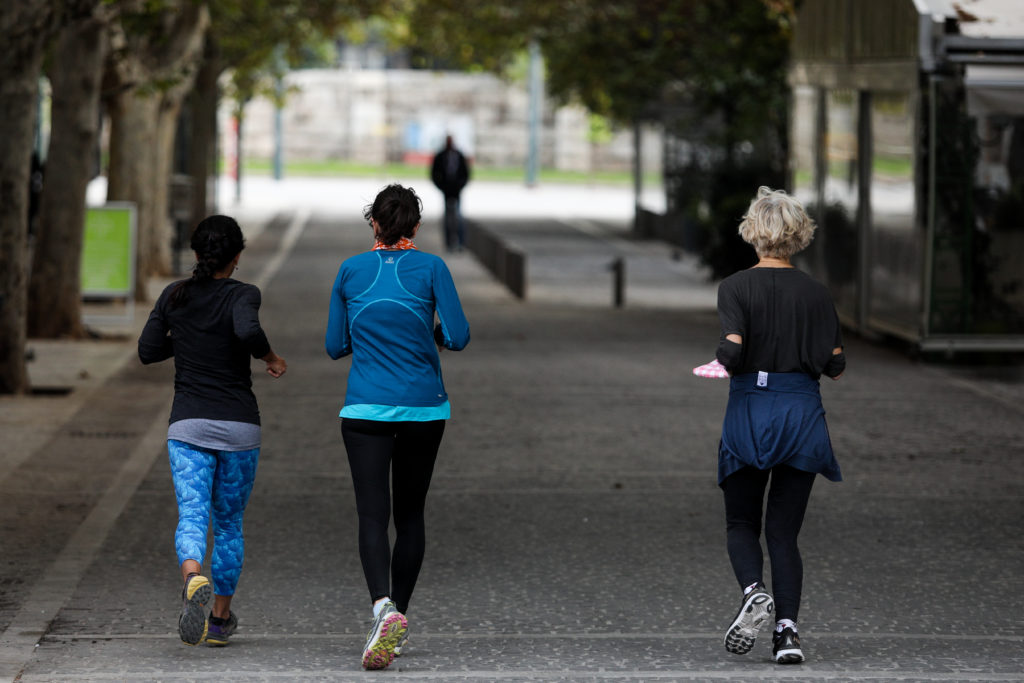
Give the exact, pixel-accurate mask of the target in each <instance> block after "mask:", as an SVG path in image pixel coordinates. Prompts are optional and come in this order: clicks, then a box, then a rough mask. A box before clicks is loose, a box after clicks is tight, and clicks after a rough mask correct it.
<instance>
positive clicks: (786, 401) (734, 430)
mask: <svg viewBox="0 0 1024 683" xmlns="http://www.w3.org/2000/svg"><path fill="white" fill-rule="evenodd" d="M776 465H788V466H790V467H794V468H796V469H798V470H803V471H805V472H814V473H816V474H821V475H823V476H825V477H826V478H827V479H830V480H832V481H840V480H842V475H841V474H840V472H839V463H837V462H836V458H835V455H833V453H832V441H831V440H830V439H829V436H828V425H826V424H825V409H824V408H823V407H822V405H821V391H820V389H819V387H818V380H816V379H813V378H811V377H810V376H809V375H806V374H804V373H802V372H777V373H776V372H753V373H749V374H744V375H737V376H735V377H733V378H732V379H731V380H730V383H729V405H728V407H727V408H726V409H725V421H724V422H723V423H722V440H721V442H720V443H719V446H718V483H719V485H721V483H722V482H723V481H724V480H725V478H726V477H728V476H729V475H730V474H732V473H733V472H735V471H736V470H739V469H742V468H743V467H747V466H751V467H756V468H758V469H760V470H768V469H771V468H772V467H775V466H776Z"/></svg>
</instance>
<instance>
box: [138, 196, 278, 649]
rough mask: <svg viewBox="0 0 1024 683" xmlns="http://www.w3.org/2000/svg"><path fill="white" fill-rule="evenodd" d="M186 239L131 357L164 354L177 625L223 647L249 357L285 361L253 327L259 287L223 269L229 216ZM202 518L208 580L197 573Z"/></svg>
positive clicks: (227, 265)
mask: <svg viewBox="0 0 1024 683" xmlns="http://www.w3.org/2000/svg"><path fill="white" fill-rule="evenodd" d="M191 246H192V250H193V251H194V252H195V254H196V265H195V268H194V270H193V271H192V277H191V278H189V279H187V280H180V281H178V282H175V283H173V284H171V285H169V286H168V287H167V289H165V290H164V292H163V294H161V295H160V298H159V299H157V302H156V305H155V306H154V307H153V312H152V313H150V316H149V320H148V321H146V326H145V328H144V329H143V330H142V335H141V336H140V337H139V358H140V359H141V360H142V362H143V363H147V364H148V363H156V362H159V361H162V360H166V359H167V358H174V404H173V407H172V408H171V419H170V426H168V428H167V450H168V452H169V454H170V461H171V474H172V476H173V478H174V493H175V496H176V497H177V500H178V528H177V531H176V533H175V535H174V545H175V549H176V550H177V555H178V563H179V564H180V565H181V575H182V579H183V580H184V582H185V585H184V588H183V589H182V610H181V616H180V617H179V618H178V633H179V635H180V636H181V639H182V640H183V641H184V642H186V643H188V644H190V645H195V644H197V643H200V642H202V641H203V640H205V641H206V642H207V643H209V644H210V645H227V644H228V638H229V637H230V636H231V634H232V633H233V632H234V630H235V628H236V626H237V625H238V619H237V618H236V616H235V614H234V613H233V612H232V611H231V599H232V596H234V594H235V586H236V584H237V583H238V577H239V575H240V574H241V572H242V560H243V558H244V556H245V542H244V540H243V537H242V516H243V515H244V514H245V508H246V505H247V504H248V501H249V494H250V493H251V492H252V485H253V480H254V478H255V476H256V463H257V460H258V459H259V454H260V413H259V408H258V407H257V405H256V397H255V396H254V395H253V393H252V373H251V372H250V370H249V363H250V359H251V358H258V359H260V360H262V361H264V362H265V363H266V364H267V372H268V373H269V374H270V375H271V376H272V377H280V376H281V375H283V374H284V373H285V371H286V370H287V367H288V365H287V363H285V361H284V359H283V358H281V357H280V356H278V355H277V354H276V353H274V352H273V351H272V350H271V349H270V343H269V342H268V341H267V335H266V334H264V332H263V328H262V327H260V321H259V308H260V290H259V289H257V288H256V287H255V286H254V285H250V284H246V283H244V282H239V281H238V280H235V279H233V278H232V277H231V274H232V273H233V272H234V271H235V268H236V267H237V266H238V258H239V256H240V255H241V253H242V249H243V248H244V247H245V239H244V238H243V237H242V229H241V228H240V227H238V223H236V222H235V220H234V219H233V218H230V217H228V216H210V217H209V218H206V219H204V220H203V221H201V222H200V223H199V225H197V226H196V229H195V231H194V232H193V233H192V239H191ZM211 521H212V524H213V552H212V554H211V558H210V569H211V575H212V577H213V585H212V586H211V585H210V581H209V579H207V578H206V577H205V576H202V574H201V573H200V572H201V571H202V568H201V565H202V562H203V559H204V557H205V556H206V535H207V529H208V528H209V526H210V524H211ZM211 597H213V599H214V600H213V608H212V611H211V613H210V615H209V618H207V614H206V604H207V602H208V601H209V600H210V598H211Z"/></svg>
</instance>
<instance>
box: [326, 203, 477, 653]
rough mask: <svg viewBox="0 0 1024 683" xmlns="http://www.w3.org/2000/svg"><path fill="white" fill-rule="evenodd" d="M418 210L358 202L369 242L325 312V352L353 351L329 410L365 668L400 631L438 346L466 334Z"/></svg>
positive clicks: (435, 390)
mask: <svg viewBox="0 0 1024 683" xmlns="http://www.w3.org/2000/svg"><path fill="white" fill-rule="evenodd" d="M421 210H422V204H421V202H420V199H419V197H418V196H417V195H416V193H415V192H414V191H413V190H412V189H411V188H406V187H402V186H401V185H389V186H387V187H385V188H384V189H383V190H381V191H380V193H379V194H378V195H377V197H376V199H375V200H374V202H373V204H371V205H370V206H368V207H367V208H366V210H365V212H364V217H365V218H366V220H367V221H369V223H370V225H371V227H372V228H373V234H374V238H375V243H374V245H373V248H372V249H371V250H370V251H367V252H364V253H362V254H358V255H356V256H353V257H352V258H349V259H348V260H346V261H345V262H344V263H342V264H341V268H340V269H339V270H338V277H337V279H335V281H334V287H333V288H332V290H331V305H330V313H329V317H328V321H327V335H326V339H325V345H326V348H327V354H328V355H329V356H330V357H331V358H333V359H335V360H336V359H338V358H342V357H343V356H347V355H349V354H351V355H352V365H351V367H350V368H349V374H348V385H347V390H346V393H345V405H344V407H343V408H342V409H341V413H340V417H341V435H342V439H343V440H344V443H345V450H346V451H347V453H348V461H349V466H350V467H351V469H352V482H353V485H354V487H355V495H356V508H357V511H358V514H359V557H360V560H361V561H362V565H363V573H364V574H365V577H366V584H367V588H368V589H369V592H370V600H371V602H372V603H373V622H372V625H371V627H370V631H369V633H368V634H367V640H366V645H365V647H364V648H363V656H362V663H363V667H364V668H366V669H383V668H385V667H387V666H388V665H389V664H391V662H392V661H393V659H394V656H395V655H397V654H401V651H402V648H403V646H404V645H405V642H406V640H407V639H408V620H407V619H406V617H405V612H406V611H407V610H408V608H409V599H410V598H411V597H412V592H413V588H414V587H415V585H416V578H417V576H418V575H419V571H420V566H421V565H422V563H423V553H424V548H425V545H426V540H425V539H426V534H425V530H424V521H423V510H424V506H425V503H426V496H427V489H428V488H429V486H430V477H431V474H432V473H433V469H434V461H435V459H436V458H437V451H438V448H439V447H440V445H441V437H442V435H443V434H444V426H445V420H447V419H448V418H449V417H450V416H451V406H450V405H449V403H448V394H447V392H446V391H445V388H444V382H443V380H442V378H441V363H440V358H439V356H438V348H439V347H444V348H447V349H451V350H453V351H459V350H461V349H463V348H465V346H466V344H468V343H469V323H467V322H466V317H465V315H464V314H463V312H462V306H461V304H460V303H459V295H458V293H457V292H456V291H455V284H454V282H453V281H452V276H451V273H449V272H448V267H447V266H446V265H445V263H444V261H443V260H442V259H440V258H439V257H437V256H434V255H432V254H426V253H424V252H421V251H418V250H417V249H416V246H415V244H413V241H412V239H413V237H415V235H416V231H417V230H418V229H419V226H420V214H421ZM435 318H436V321H437V322H436V324H435ZM392 508H393V512H394V519H395V546H394V550H392V549H391V548H390V544H389V540H388V528H389V522H390V515H391V513H392Z"/></svg>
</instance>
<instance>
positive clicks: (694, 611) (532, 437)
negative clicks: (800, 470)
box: [0, 193, 1024, 681]
mask: <svg viewBox="0 0 1024 683" xmlns="http://www.w3.org/2000/svg"><path fill="white" fill-rule="evenodd" d="M356 194H358V193H356ZM425 194H427V193H425ZM606 194H607V193H606ZM425 199H427V197H425ZM261 200H266V198H265V197H261ZM360 201H361V200H360ZM496 201H497V200H496ZM602 201H608V197H607V196H605V197H604V198H603V200H602ZM352 203H355V200H353V201H352ZM540 203H541V204H543V202H540ZM467 204H468V202H467ZM552 206H554V203H553V204H552ZM225 208H226V210H228V211H229V212H230V207H225ZM236 208H237V209H238V210H237V211H236V212H235V213H238V214H239V215H240V216H241V217H242V220H243V227H245V228H246V229H247V230H249V231H250V232H249V234H250V244H249V248H247V250H246V251H245V253H244V255H243V260H242V263H241V270H240V271H239V276H240V277H243V278H245V279H250V280H252V281H260V280H261V279H262V280H266V282H265V286H264V308H263V312H262V320H263V323H264V326H265V327H266V329H267V330H268V333H269V335H270V338H271V341H272V343H273V345H274V347H275V349H276V350H277V351H278V352H279V353H281V355H283V356H285V357H286V358H287V359H288V361H289V365H290V367H289V372H288V374H287V375H286V376H285V377H284V378H282V379H281V380H276V381H275V380H271V379H270V378H269V377H267V376H265V375H257V376H256V380H255V386H256V392H257V395H258V397H259V400H260V406H261V411H262V414H263V420H264V445H263V454H262V456H261V463H260V470H259V474H258V476H257V484H256V489H255V491H254V493H253V497H252V501H251V503H250V508H249V512H248V515H247V517H246V538H247V548H246V549H247V559H246V568H245V572H244V573H243V576H242V580H241V583H240V585H239V593H238V596H237V598H236V602H235V604H234V608H235V609H236V611H237V612H238V614H239V615H240V619H241V624H240V629H239V632H238V634H237V636H236V638H235V639H233V642H232V644H231V646H230V647H228V648H225V649H213V648H206V647H198V648H190V647H187V646H185V645H183V644H181V643H180V641H178V638H177V635H176V632H175V624H176V614H177V608H178V604H177V600H176V595H177V593H178V591H179V590H180V589H179V584H178V576H177V571H176V568H175V566H174V564H175V561H174V553H173V540H172V537H173V531H174V524H175V518H176V509H175V504H174V496H173V492H172V490H171V487H170V474H169V471H168V467H167V463H166V455H165V452H164V448H163V444H162V438H163V434H164V430H165V426H166V414H167V406H168V404H169V398H170V391H171V375H172V368H171V367H170V365H168V364H165V365H163V366H158V367H146V368H143V367H140V366H139V365H138V363H137V361H134V359H132V358H131V357H130V356H131V353H132V351H133V346H134V345H133V342H134V340H133V339H131V338H130V335H129V336H128V337H126V339H125V340H122V341H117V340H113V341H108V342H96V343H91V342H90V343H89V344H87V345H86V346H84V347H78V346H77V345H76V346H74V348H63V347H60V346H59V345H58V346H52V345H42V344H36V346H37V348H38V350H39V354H40V360H39V361H37V362H40V363H46V364H47V369H46V370H43V369H40V368H39V367H38V366H37V367H36V369H35V370H34V372H36V373H37V374H38V376H39V377H43V376H46V373H47V372H49V373H50V376H52V378H53V382H54V383H59V382H64V383H71V384H74V385H75V387H76V388H75V391H73V392H72V393H71V394H70V395H68V396H48V397H34V398H24V399H9V398H6V399H0V426H2V428H3V430H4V435H5V437H6V436H7V435H8V434H13V435H15V438H13V439H7V438H5V439H4V441H5V442H6V443H5V445H4V446H3V447H2V448H0V455H2V457H0V495H2V496H3V499H4V505H3V507H2V509H0V534H2V537H0V548H3V551H4V552H3V555H2V556H0V634H2V635H0V677H5V678H14V677H18V679H19V680H21V681H81V680H131V681H135V680H204V679H210V678H214V677H216V678H219V679H222V680H281V681H285V680H331V681H334V680H364V679H368V678H370V677H372V676H384V677H392V678H408V679H414V680H486V681H492V680H493V681H505V680H507V681H515V680H536V681H585V680H595V681H597V680H600V681H603V680H631V681H640V680H680V681H684V680H722V679H728V680H768V679H770V680H815V681H817V680H839V681H884V680H911V681H961V680H964V681H1011V680H1022V679H1024V673H1022V672H1024V622H1022V618H1021V614H1022V607H1024V605H1022V601H1021V598H1020V593H1019V591H1017V590H1016V584H1017V583H1018V581H1019V578H1018V577H1019V575H1020V573H1021V570H1022V568H1024V544H1022V543H1021V540H1020V539H1021V537H1022V535H1021V532H1022V526H1024V523H1022V521H1021V520H1022V519H1024V514H1022V513H1024V495H1022V494H1024V457H1022V456H1024V440H1022V438H1021V436H1022V429H1021V418H1022V416H1024V408H1022V404H1021V402H1020V398H1021V396H1022V391H1021V388H1022V386H1024V379H1022V377H1021V374H1020V369H1019V368H1016V367H1011V368H1006V369H1003V371H1002V372H999V373H998V374H996V375H995V376H992V375H993V374H994V373H993V372H992V370H991V368H971V367H957V368H936V367H934V366H925V365H921V364H919V363H916V362H913V361H911V360H909V359H907V358H906V357H905V356H903V355H901V354H899V353H897V352H894V351H892V350H889V349H886V348H884V347H880V346H877V345H872V344H868V343H865V342H862V341H860V340H856V339H851V340H849V341H850V343H849V348H848V356H849V359H850V360H849V362H850V365H849V370H848V372H847V374H846V375H845V376H844V378H843V379H842V380H841V381H839V382H826V383H825V384H823V395H824V400H825V407H826V409H827V410H828V411H829V420H830V429H831V433H832V438H833V442H834V445H835V449H836V452H837V457H838V458H839V461H840V463H841V465H842V467H843V471H844V475H845V478H846V480H845V481H844V482H843V483H840V484H831V483H829V482H826V481H825V480H823V479H819V481H818V483H817V484H816V488H815V491H814V494H813V497H812V501H811V508H810V512H809V514H808V518H807V521H806V523H805V527H804V532H803V535H802V537H801V538H802V548H803V551H804V561H805V572H806V577H805V599H804V604H803V610H802V615H801V633H802V635H803V637H804V640H805V650H806V654H807V655H808V661H807V663H805V664H804V665H801V666H797V667H788V668H779V667H777V666H776V665H774V664H772V663H771V661H770V659H769V654H770V639H769V638H767V637H764V638H763V642H761V641H759V642H758V644H757V645H756V646H755V648H754V650H753V651H752V652H751V653H750V654H748V655H747V656H745V657H735V656H732V655H729V654H728V653H726V652H725V650H724V648H723V647H722V645H721V637H722V630H723V628H724V627H725V626H726V625H727V624H728V622H729V620H730V619H731V617H732V616H733V612H734V610H735V608H736V601H737V599H738V595H737V588H736V586H735V585H734V580H733V578H732V574H731V570H730V568H729V564H728V559H727V557H726V553H725V544H724V520H723V513H722V504H721V496H720V493H719V492H718V489H717V488H716V486H715V479H714V478H715V447H716V443H717V439H718V429H719V427H720V423H721V418H722V414H723V411H724V407H725V400H726V389H727V384H726V383H725V382H724V381H719V380H705V379H698V378H696V377H694V376H692V374H690V368H692V367H693V366H695V365H698V364H700V363H703V362H705V361H707V360H708V359H710V357H711V353H712V351H713V349H714V345H715V341H716V338H717V323H716V319H715V316H714V313H713V310H710V309H709V308H708V306H707V305H706V303H707V299H706V296H707V291H705V285H704V284H703V282H702V279H701V275H700V273H699V272H698V271H697V270H696V269H695V268H693V267H692V264H688V263H687V262H686V261H685V260H682V261H675V260H673V259H672V255H671V250H667V249H666V248H664V247H661V246H659V245H636V244H632V243H629V242H628V240H624V239H623V238H622V234H621V225H622V219H621V217H620V216H617V215H616V214H615V213H614V211H606V212H605V214H603V215H593V214H588V213H587V212H586V211H583V210H581V211H580V212H579V213H578V214H577V215H569V214H568V213H566V211H567V209H566V205H565V202H564V201H563V202H561V203H558V208H557V210H554V209H553V210H552V212H551V214H552V215H550V216H547V217H544V216H542V215H539V216H532V215H526V216H520V217H518V218H516V217H515V215H514V214H511V209H506V210H508V211H509V212H510V215H508V216H506V218H508V219H510V220H508V221H507V222H506V224H504V225H500V226H499V223H498V219H499V218H500V216H497V215H494V216H486V215H485V216H484V217H483V219H484V220H488V221H491V222H492V223H493V224H494V225H495V226H496V227H503V228H504V229H505V234H506V235H507V236H508V237H509V239H513V240H518V245H519V246H520V247H521V248H524V249H525V250H526V251H528V253H529V254H530V256H531V258H532V259H533V263H534V266H535V268H534V269H533V270H529V268H528V270H529V272H530V277H531V278H532V279H531V294H532V296H531V298H529V299H528V300H527V301H526V302H520V301H517V300H515V299H513V298H511V297H510V296H509V295H507V294H506V293H505V292H504V291H503V290H502V289H501V288H500V287H499V286H497V285H496V284H495V283H494V282H493V281H492V280H491V279H490V277H489V276H488V275H487V274H486V273H484V272H483V271H482V270H481V269H480V268H479V266H478V265H477V264H476V263H475V262H474V260H473V259H472V257H470V256H469V255H467V254H455V255H452V256H448V257H446V259H447V260H448V262H449V265H450V267H451V269H452V272H453V274H454V277H455V280H456V284H457V285H458V287H459V290H460V294H461V295H462V298H463V303H464V305H465V307H466V310H467V315H468V316H469V319H470V323H471V326H472V332H473V341H472V343H471V344H470V346H469V348H468V349H467V350H466V351H464V352H461V353H458V354H456V353H447V352H446V353H445V354H444V355H443V357H442V362H443V363H444V368H445V377H446V382H447V384H448V389H449V392H450V394H451V396H452V403H453V409H454V414H453V419H452V420H451V421H450V423H449V425H448V429H447V432H446V435H445V441H444V443H443V445H442V452H441V455H440V458H439V461H438V466H437V471H436V475H435V479H434V483H433V485H432V489H431V494H430V497H429V500H428V551H427V558H426V563H425V565H424V569H423V573H422V575H421V578H420V582H419V585H418V588H417V593H416V595H415V596H414V598H413V604H412V608H411V609H410V614H409V618H410V622H411V624H412V629H413V631H412V640H411V642H410V646H409V650H408V655H407V656H404V657H403V658H401V659H400V660H398V661H397V662H396V664H395V665H393V666H392V667H391V668H390V669H388V670H387V671H385V672H380V673H364V672H361V671H360V670H359V649H360V647H361V644H362V640H363V637H364V633H365V629H366V627H367V625H368V624H367V620H366V616H367V613H368V596H367V595H366V592H365V591H366V589H365V585H364V583H363V579H362V574H361V570H360V568H359V560H358V555H357V551H356V520H355V508H354V502H353V496H352V492H351V482H350V481H349V477H348V471H347V469H348V468H347V463H346V461H345V456H344V451H343V448H342V446H341V439H340V435H339V433H338V424H337V423H338V420H337V418H336V415H337V410H338V408H339V407H340V404H341V401H342V396H343V390H344V378H345V372H346V369H347V362H346V361H340V362H332V361H330V360H329V359H328V358H327V356H326V355H325V354H324V352H323V349H322V335H323V328H324V324H325V319H326V305H327V297H328V290H329V287H330V284H331V282H332V280H333V276H334V274H335V272H336V269H337V265H338V263H340V261H341V260H342V259H343V258H345V257H346V256H347V255H349V254H352V253H355V252H357V251H360V250H363V249H365V248H366V246H367V241H368V239H367V238H368V235H367V234H366V233H367V228H366V227H365V226H364V225H363V224H361V223H359V222H357V221H354V220H352V219H351V216H352V212H351V210H349V209H348V208H345V209H344V211H345V215H342V214H341V213H339V211H340V209H339V208H338V206H336V205H332V206H326V205H324V206H320V205H310V203H309V202H308V201H305V198H304V196H303V201H299V202H295V203H293V204H291V205H288V204H285V205H283V208H285V209H288V210H289V213H288V214H287V216H284V217H282V218H281V219H280V220H276V221H270V222H268V221H267V218H268V217H269V216H270V215H271V213H270V212H269V209H271V208H273V205H272V204H271V203H270V201H269V200H266V205H261V204H260V203H259V202H253V203H252V204H250V205H246V206H241V207H236ZM427 208H428V219H427V222H426V224H425V226H424V231H423V233H422V235H421V238H420V239H419V240H418V241H419V242H420V244H421V246H422V247H423V248H426V249H428V250H430V251H435V252H437V251H438V249H439V240H438V238H437V236H438V235H439V230H438V229H436V224H434V223H432V221H435V220H436V217H437V215H438V214H437V213H434V212H433V209H432V208H431V207H430V206H428V207H427ZM542 209H543V206H540V207H538V206H536V205H531V207H530V210H531V211H537V212H538V213H540V212H541V210H542ZM303 211H308V212H309V213H308V214H306V213H303ZM557 211H562V212H563V213H557ZM467 214H469V215H471V216H472V214H470V213H469V210H468V207H467ZM306 215H308V220H306V219H305V216H306ZM296 217H298V219H296ZM527 219H530V220H527ZM263 225H266V226H267V227H266V228H265V229H262V230H261V229H259V228H261V227H262V226H263ZM659 250H663V251H660V252H659ZM614 253H624V254H626V255H627V256H628V257H630V258H632V259H635V262H634V263H633V267H632V268H631V272H632V273H633V274H634V275H635V276H636V277H637V281H636V287H635V291H634V294H635V299H634V298H633V297H630V296H629V295H628V294H627V302H628V303H629V304H630V305H628V306H627V307H626V308H625V309H623V310H612V309H611V307H610V306H609V305H607V302H608V299H607V298H606V296H605V293H607V292H609V291H610V290H609V289H608V285H607V280H605V279H604V278H605V277H606V276H605V275H604V274H603V273H601V274H600V276H599V277H598V276H597V275H594V272H595V271H593V270H591V269H590V266H591V265H593V264H598V265H599V264H600V263H601V262H602V261H603V260H604V259H605V258H606V257H607V255H608V254H614ZM559 259H561V262H562V266H561V267H559V265H558V261H559ZM540 266H543V267H540ZM559 278H561V281H560V280H559ZM588 283H590V287H589V290H588V288H587V285H588ZM641 284H642V286H641ZM659 289H660V290H661V291H660V293H655V290H659ZM676 290H682V291H679V292H678V294H677V293H676ZM585 291H586V292H589V293H587V294H586V295H585V296H584V295H583V294H580V296H578V297H576V298H575V299H571V298H570V300H566V298H565V297H564V294H565V293H566V292H575V293H580V292H585ZM643 292H646V293H643ZM666 292H667V293H666ZM103 344H109V346H103ZM115 348H116V349H118V351H117V352H114V351H112V350H111V349H115ZM56 359H61V360H60V363H58V362H57V361H56ZM51 360H52V361H53V362H52V363H51ZM62 364H63V365H62ZM51 365H52V367H51ZM254 367H255V366H254ZM82 369H85V370H86V373H85V376H84V377H83V376H82V373H81V370H82ZM75 383H77V384H75ZM26 424H28V425H31V428H25V427H24V425H26ZM12 444H15V445H14V446H12Z"/></svg>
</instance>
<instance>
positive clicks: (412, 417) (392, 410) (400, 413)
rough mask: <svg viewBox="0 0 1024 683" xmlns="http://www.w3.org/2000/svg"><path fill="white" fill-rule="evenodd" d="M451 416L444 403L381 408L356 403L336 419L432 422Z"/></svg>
mask: <svg viewBox="0 0 1024 683" xmlns="http://www.w3.org/2000/svg"><path fill="white" fill-rule="evenodd" d="M451 416H452V405H451V403H449V402H448V401H445V402H444V403H442V404H441V405H439V406H383V405H378V404H376V403H356V404H353V405H350V406H345V407H344V408H342V409H341V412H340V413H338V417H347V418H351V419H353V420H376V421H378V422H432V421H434V420H447V419H449V418H450V417H451Z"/></svg>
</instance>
